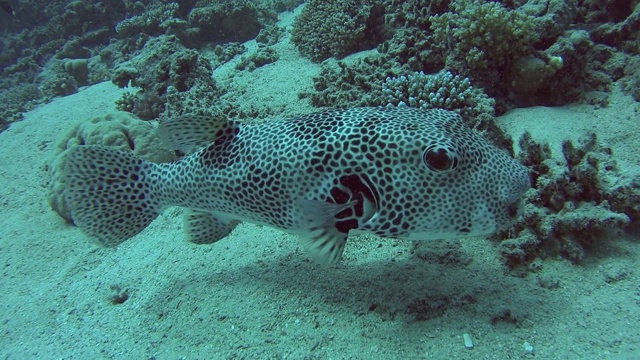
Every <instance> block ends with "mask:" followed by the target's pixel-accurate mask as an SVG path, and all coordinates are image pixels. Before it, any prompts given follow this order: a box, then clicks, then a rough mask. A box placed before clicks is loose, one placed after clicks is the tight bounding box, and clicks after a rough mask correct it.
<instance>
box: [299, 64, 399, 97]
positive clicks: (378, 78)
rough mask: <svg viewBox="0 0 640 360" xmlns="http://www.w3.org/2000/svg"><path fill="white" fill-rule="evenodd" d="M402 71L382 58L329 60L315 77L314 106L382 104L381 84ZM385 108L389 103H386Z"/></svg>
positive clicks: (311, 95) (305, 95) (309, 95)
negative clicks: (347, 60) (350, 60)
mask: <svg viewBox="0 0 640 360" xmlns="http://www.w3.org/2000/svg"><path fill="white" fill-rule="evenodd" d="M402 72H403V71H402V68H401V67H399V66H398V64H396V63H394V62H392V61H387V58H386V57H385V56H382V55H372V56H366V57H364V58H361V59H357V60H356V61H354V62H349V63H347V62H345V61H333V60H328V61H325V62H324V63H323V64H322V68H321V71H320V75H319V76H317V77H314V79H313V83H314V88H315V92H313V93H311V94H300V97H309V98H310V99H311V103H312V104H313V106H318V107H323V106H328V107H340V108H342V107H350V106H373V105H382V104H383V103H382V102H380V100H381V99H382V96H383V94H382V86H381V85H382V84H383V83H384V81H385V79H386V78H388V77H395V76H399V74H400V73H402ZM385 105H386V103H385Z"/></svg>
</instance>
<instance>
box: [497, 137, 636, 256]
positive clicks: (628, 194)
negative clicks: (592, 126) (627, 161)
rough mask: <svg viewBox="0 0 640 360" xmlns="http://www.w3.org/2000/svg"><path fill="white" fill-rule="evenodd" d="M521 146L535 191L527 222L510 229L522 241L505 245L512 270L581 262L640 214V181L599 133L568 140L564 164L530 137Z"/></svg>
mask: <svg viewBox="0 0 640 360" xmlns="http://www.w3.org/2000/svg"><path fill="white" fill-rule="evenodd" d="M520 147H521V148H522V150H523V151H522V154H521V160H522V161H523V162H524V163H525V164H527V165H529V166H531V167H532V170H533V175H534V176H533V180H534V183H535V186H534V189H531V190H530V191H529V192H528V193H527V194H526V196H525V197H526V206H525V210H524V214H523V216H522V218H521V220H520V221H519V222H518V223H517V224H516V225H515V227H514V228H512V229H510V230H509V232H510V233H511V234H512V235H513V234H517V236H515V238H512V239H509V240H505V241H503V242H502V249H501V253H502V255H503V257H504V258H505V259H506V261H507V263H508V264H509V265H510V266H517V265H519V264H523V263H527V262H529V261H531V260H533V259H534V258H535V257H536V256H544V255H554V254H560V255H562V256H565V257H566V258H568V259H570V260H572V261H575V262H578V261H580V260H581V259H582V258H583V256H584V252H585V249H586V248H589V247H590V246H592V245H593V244H594V243H595V242H596V241H597V239H599V238H600V237H602V236H603V235H606V234H609V233H612V232H617V231H621V230H623V229H624V228H625V227H626V226H628V225H629V224H630V223H631V220H632V219H637V218H638V216H639V215H640V212H639V210H640V205H638V200H639V199H640V186H639V185H640V179H638V178H635V179H633V178H628V177H625V176H623V175H622V173H621V172H620V171H618V168H617V164H616V162H615V161H613V160H612V159H611V149H609V148H607V147H604V146H602V145H601V144H600V143H599V141H598V139H597V137H596V135H595V134H593V133H591V134H588V135H586V136H584V137H583V138H581V139H580V140H579V141H578V143H577V144H574V143H573V142H571V141H565V142H564V143H563V147H562V153H563V160H562V161H560V160H557V159H554V158H551V153H550V151H549V148H548V146H544V145H540V144H538V143H536V142H534V141H533V140H532V138H531V136H530V135H529V134H525V135H524V136H523V138H522V139H521V140H520ZM507 235H508V234H507V233H506V232H505V233H503V234H500V236H502V237H503V238H504V237H507Z"/></svg>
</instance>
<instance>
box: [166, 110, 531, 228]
mask: <svg viewBox="0 0 640 360" xmlns="http://www.w3.org/2000/svg"><path fill="white" fill-rule="evenodd" d="M433 148H435V149H438V150H437V153H435V155H436V156H434V157H431V159H432V160H433V164H431V166H429V164H427V163H425V152H426V151H427V149H433ZM447 154H449V155H451V156H453V157H455V158H452V159H451V161H450V162H447V158H446V157H443V156H445V155H447ZM434 164H435V165H436V166H435V167H434V166H433V165H434ZM438 167H440V168H438ZM158 171H159V172H160V173H161V176H162V177H163V178H165V179H167V184H166V186H163V187H162V189H161V190H162V194H159V198H161V199H163V200H162V201H163V203H164V204H165V205H179V206H185V207H191V208H198V209H202V210H207V211H213V212H216V213H222V214H226V215H229V216H233V217H234V218H237V219H238V220H249V221H252V222H255V223H261V224H267V225H272V226H275V227H278V228H281V229H286V230H292V231H299V230H304V229H300V228H299V227H300V226H301V225H300V221H301V220H300V219H302V218H304V216H305V214H304V213H302V211H303V208H302V207H301V206H300V201H301V199H306V200H316V201H323V202H329V203H336V204H344V203H347V202H349V201H355V202H356V205H355V206H354V207H352V208H349V209H347V210H344V211H343V212H341V213H339V214H338V215H336V217H335V219H334V224H335V227H336V228H337V229H338V230H339V231H342V232H346V231H348V230H351V229H359V230H365V231H370V232H373V233H376V234H378V235H381V236H386V237H412V236H414V235H413V234H428V233H434V234H452V235H464V234H472V235H478V234H486V233H490V232H492V231H494V230H496V229H497V228H499V227H501V226H503V225H505V224H507V223H508V222H509V221H510V220H511V219H512V218H513V211H509V208H511V209H513V207H512V205H513V203H514V202H516V201H517V200H518V199H519V198H520V196H521V195H522V194H523V193H524V191H526V189H527V188H528V187H529V177H528V171H527V169H526V168H524V167H523V166H521V165H520V164H518V163H517V162H516V161H514V160H513V159H511V158H510V157H509V156H508V155H506V154H505V153H504V152H502V151H500V150H498V149H496V148H494V147H493V146H491V145H490V144H488V143H487V142H486V141H485V140H483V139H482V138H481V137H480V136H479V135H478V134H477V133H476V132H474V131H472V130H471V129H469V128H468V127H467V126H466V125H465V124H464V122H463V121H462V119H461V118H460V117H459V116H458V115H457V114H455V113H453V112H448V111H444V110H422V109H410V108H355V109H346V110H332V111H326V112H322V113H317V114H310V115H305V116H301V117H298V118H295V119H291V120H283V121H275V122H266V123H259V124H241V125H231V126H229V127H228V128H225V129H223V130H220V133H219V137H218V139H217V140H216V141H215V142H214V143H213V144H211V145H210V146H208V147H207V148H204V149H202V150H200V151H198V152H196V153H194V154H192V155H191V156H189V157H187V158H185V159H184V160H182V161H180V162H178V163H174V164H168V165H161V168H160V170H158ZM345 189H348V190H349V191H345ZM364 199H367V200H369V201H371V202H372V203H374V204H375V208H376V210H377V213H376V216H375V217H373V218H371V219H364V218H362V208H361V206H362V204H363V200H364ZM425 236H426V235H425Z"/></svg>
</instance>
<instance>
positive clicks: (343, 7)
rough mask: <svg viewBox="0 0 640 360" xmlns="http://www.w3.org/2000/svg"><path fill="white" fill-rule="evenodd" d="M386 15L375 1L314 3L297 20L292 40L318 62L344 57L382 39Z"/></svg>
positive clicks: (305, 54)
mask: <svg viewBox="0 0 640 360" xmlns="http://www.w3.org/2000/svg"><path fill="white" fill-rule="evenodd" d="M383 14H384V8H382V7H381V6H380V5H377V4H375V3H374V1H373V0H351V1H345V0H311V1H309V2H308V3H307V4H306V5H305V7H304V9H303V10H302V12H301V13H300V15H299V16H298V17H297V18H296V20H295V22H294V24H293V31H292V38H291V40H292V41H293V43H294V44H295V45H296V47H297V48H298V50H300V53H302V54H303V55H304V56H306V57H308V58H310V59H311V60H313V61H315V62H320V61H322V60H325V59H327V58H330V57H337V58H341V57H344V56H346V55H349V54H352V53H354V52H356V51H359V50H363V49H366V48H371V47H375V46H376V45H377V44H378V43H379V42H380V41H381V40H382V37H383V35H382V33H383V30H382V24H383V22H384V17H383Z"/></svg>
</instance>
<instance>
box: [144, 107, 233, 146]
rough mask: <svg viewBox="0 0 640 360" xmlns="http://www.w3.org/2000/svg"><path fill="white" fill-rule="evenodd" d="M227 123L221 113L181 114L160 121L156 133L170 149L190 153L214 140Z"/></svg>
mask: <svg viewBox="0 0 640 360" xmlns="http://www.w3.org/2000/svg"><path fill="white" fill-rule="evenodd" d="M229 125H230V122H229V120H227V118H226V117H225V116H224V115H222V114H220V115H214V116H204V115H183V116H179V117H176V118H170V119H164V120H162V121H160V124H159V125H158V128H157V129H156V134H157V135H158V137H159V138H160V140H162V142H163V143H164V144H165V146H167V147H169V148H170V149H172V150H180V151H182V152H184V153H191V152H193V151H195V150H197V149H200V148H202V147H205V146H208V145H209V144H211V143H212V142H214V141H215V140H216V134H218V132H219V131H220V130H222V129H224V128H225V127H228V126H229Z"/></svg>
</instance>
